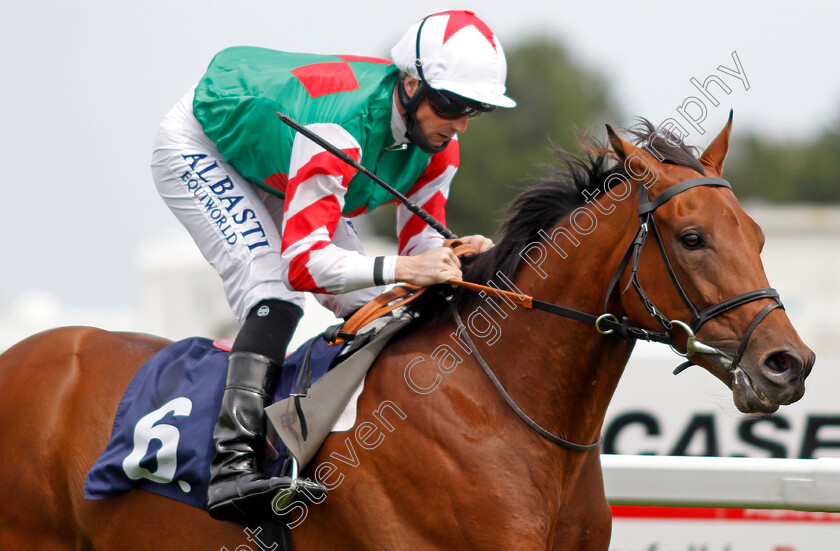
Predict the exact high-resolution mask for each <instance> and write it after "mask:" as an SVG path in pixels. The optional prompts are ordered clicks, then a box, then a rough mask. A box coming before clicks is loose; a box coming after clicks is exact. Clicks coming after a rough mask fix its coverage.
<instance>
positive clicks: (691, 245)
mask: <svg viewBox="0 0 840 551" xmlns="http://www.w3.org/2000/svg"><path fill="white" fill-rule="evenodd" d="M680 241H682V244H683V247H685V248H686V249H699V248H700V247H702V246H703V238H702V237H701V236H700V234H699V233H697V232H689V233H687V234H685V235H683V236H682V237H681V238H680Z"/></svg>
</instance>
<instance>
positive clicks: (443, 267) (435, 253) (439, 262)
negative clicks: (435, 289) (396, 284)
mask: <svg viewBox="0 0 840 551" xmlns="http://www.w3.org/2000/svg"><path fill="white" fill-rule="evenodd" d="M394 276H395V279H396V280H397V281H404V282H406V283H411V284H412V285H419V286H420V287H427V286H429V285H434V284H436V283H446V282H447V281H451V280H453V279H456V280H459V281H460V280H461V261H460V260H458V257H457V256H455V253H454V252H452V249H450V248H448V247H437V248H434V249H429V250H428V251H426V252H423V253H420V254H418V255H417V256H399V257H397V265H396V269H395V271H394Z"/></svg>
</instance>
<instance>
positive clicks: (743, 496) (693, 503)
mask: <svg viewBox="0 0 840 551" xmlns="http://www.w3.org/2000/svg"><path fill="white" fill-rule="evenodd" d="M601 466H602V467H603V470H604V485H605V489H606V493H607V499H608V500H609V502H610V503H611V504H613V505H659V506H680V507H733V508H745V509H746V508H749V509H791V510H799V511H840V458H820V459H761V458H747V457H670V456H643V455H638V456H637V455H607V454H604V455H602V456H601Z"/></svg>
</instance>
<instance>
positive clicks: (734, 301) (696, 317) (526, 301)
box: [449, 177, 784, 451]
mask: <svg viewBox="0 0 840 551" xmlns="http://www.w3.org/2000/svg"><path fill="white" fill-rule="evenodd" d="M699 186H715V187H725V188H728V189H732V186H731V185H730V184H729V182H727V181H726V180H724V179H722V178H709V177H702V178H692V179H690V180H685V181H683V182H680V183H679V184H676V185H674V186H672V187H671V188H669V189H667V190H666V191H664V192H662V193H660V194H659V195H658V196H657V197H656V198H655V199H653V200H651V199H650V196H649V195H648V193H647V190H646V189H642V190H641V191H640V192H639V209H638V212H639V218H640V223H639V230H638V231H637V232H636V236H635V238H634V239H633V241H632V243H630V246H629V247H628V248H627V252H626V253H625V254H624V257H623V258H622V260H621V262H620V264H619V266H618V268H617V269H616V271H615V274H614V275H613V277H612V280H611V281H610V285H609V287H608V288H607V294H606V297H605V299H604V312H606V313H604V314H601V315H600V316H594V315H592V314H588V313H586V312H581V311H579V310H574V309H572V308H567V307H565V306H560V305H557V304H553V303H550V302H544V301H541V300H536V299H534V298H533V297H530V296H528V295H524V294H519V293H514V292H511V291H504V290H501V289H497V288H493V287H487V286H484V285H479V284H476V283H470V282H463V281H453V282H451V283H452V284H453V285H457V286H459V287H464V288H466V289H470V290H473V291H478V292H482V291H484V292H488V293H489V292H492V293H495V294H497V295H500V294H501V295H504V296H505V297H506V298H508V299H511V300H513V301H515V302H517V303H519V304H520V305H522V306H524V307H526V308H532V309H535V310H542V311H544V312H547V313H549V314H553V315H556V316H561V317H564V318H568V319H572V320H576V321H579V322H582V323H588V324H590V325H594V326H595V329H596V330H597V331H598V332H599V333H601V334H603V335H614V336H616V337H619V338H621V339H624V340H627V341H633V342H634V341H636V340H638V339H644V340H647V341H653V342H659V343H663V344H667V345H669V346H670V347H671V350H673V351H674V352H675V353H676V354H677V355H679V356H683V357H684V358H686V361H685V362H684V363H682V364H680V365H679V366H678V367H677V368H676V369H675V370H674V374H678V373H680V372H682V371H684V370H685V369H686V368H687V367H689V366H691V365H694V362H692V361H691V357H692V356H693V355H694V354H697V353H700V354H706V355H720V356H723V357H725V358H728V359H730V364H729V373H730V374H731V373H733V372H734V371H735V370H736V369H737V368H738V364H739V363H740V361H741V358H742V357H743V354H744V352H745V351H746V349H747V344H748V343H749V339H750V336H751V335H752V333H753V331H754V330H755V328H756V327H758V324H759V323H761V322H762V320H764V318H765V317H767V315H768V314H769V313H770V312H772V311H773V310H775V309H776V308H784V306H783V305H782V302H781V300H780V299H779V293H778V292H777V291H776V290H775V289H771V288H766V289H756V290H754V291H749V292H746V293H742V294H740V295H736V296H734V297H730V298H728V299H725V300H723V301H721V302H719V303H717V304H714V305H712V306H709V307H708V308H705V309H703V310H701V311H698V310H697V308H695V307H694V304H693V303H692V302H691V300H690V299H689V298H688V295H687V294H686V292H685V290H684V289H683V287H682V285H681V284H680V282H679V279H678V278H677V276H676V274H675V273H674V269H673V266H672V265H671V261H670V259H669V258H668V255H667V252H666V251H665V245H664V243H663V241H662V237H661V236H660V234H659V230H658V229H657V227H656V222H655V220H654V218H653V213H654V212H655V211H656V209H657V208H659V207H660V206H662V205H663V204H665V203H666V202H667V201H668V200H670V199H671V198H673V197H674V196H676V195H679V194H680V193H682V192H684V191H687V190H689V189H692V188H695V187H699ZM651 229H652V231H653V235H654V237H655V239H656V242H657V245H658V247H659V252H660V254H661V255H662V259H663V260H664V262H665V267H666V269H667V270H668V275H669V276H670V278H671V281H672V282H673V284H674V287H676V289H677V292H678V293H679V295H680V297H681V298H682V300H683V302H684V303H685V304H686V305H687V306H688V308H689V310H690V311H691V313H692V321H691V324H690V325H689V324H687V323H685V322H683V321H681V320H669V319H668V318H667V317H666V316H665V315H663V314H662V313H661V312H660V311H659V309H657V308H656V306H655V305H654V304H653V301H651V300H650V298H649V297H648V295H647V293H646V292H645V290H644V288H643V287H642V285H641V283H640V282H639V279H638V270H639V257H640V255H641V251H642V246H644V244H645V240H646V239H647V236H648V235H649V233H650V231H651ZM631 261H632V264H631ZM628 265H630V266H631V276H630V281H629V282H628V284H627V287H625V291H626V290H627V288H629V286H630V285H633V288H634V289H635V290H636V293H637V294H638V295H639V299H640V300H641V301H642V304H643V305H644V306H645V309H646V310H647V311H648V312H649V313H650V314H651V316H653V317H654V318H656V319H657V321H658V322H659V324H660V325H661V326H662V329H663V331H650V330H648V329H643V328H641V327H638V326H636V325H633V324H632V323H631V322H630V320H629V318H627V317H626V316H624V317H623V318H622V319H621V320H619V319H618V317H617V316H615V315H614V314H610V313H608V305H609V300H610V298H611V297H612V295H613V293H614V292H615V289H616V287H617V285H618V281H619V279H620V278H621V274H622V273H624V271H625V270H626V269H627V266H628ZM768 298H769V299H772V300H773V302H772V303H771V304H768V305H767V306H766V307H765V308H764V309H763V310H761V312H759V313H758V314H757V315H756V316H755V317H754V318H753V320H752V322H751V323H750V324H749V326H748V327H747V329H746V331H745V332H744V336H743V338H742V340H741V344H740V345H739V346H738V350H737V351H736V353H735V356H734V357H730V356H729V355H727V354H726V353H725V352H723V351H722V350H720V349H718V348H714V347H712V346H709V345H707V344H705V343H703V342H701V341H699V340H698V339H697V338H696V337H695V335H696V333H697V332H698V331H699V330H700V328H701V327H702V326H703V325H704V324H705V323H706V322H708V321H709V320H711V319H712V318H714V317H717V316H719V315H721V314H724V313H726V312H729V311H730V310H733V309H735V308H737V307H739V306H742V305H744V304H748V303H750V302H754V301H756V300H762V299H768ZM449 308H450V311H451V313H452V317H453V318H454V320H455V323H456V325H457V326H458V330H457V332H458V333H459V334H462V335H463V337H464V341H465V342H466V343H467V345H468V346H469V348H470V351H471V352H472V354H473V356H474V357H475V359H476V361H477V362H478V363H479V365H480V366H481V368H482V369H483V370H484V371H485V373H486V374H487V376H488V377H489V378H490V381H491V382H492V383H493V385H494V386H495V387H496V389H497V390H498V391H499V393H500V394H501V395H502V398H504V400H505V402H507V404H508V405H509V406H510V407H511V409H513V411H514V412H515V413H516V414H517V415H518V416H519V417H520V418H521V419H522V420H523V421H524V422H525V423H526V424H527V425H528V426H530V427H531V428H532V429H534V430H535V431H536V432H537V433H539V434H540V435H541V436H543V437H545V438H546V439H548V440H549V441H551V442H554V443H555V444H558V445H560V446H562V447H564V448H566V449H569V450H573V451H589V450H593V449H595V448H597V447H598V446H599V445H600V443H601V441H600V439H599V440H597V441H596V442H593V443H592V444H576V443H574V442H570V441H568V440H565V439H563V438H561V437H559V436H556V435H554V434H552V433H550V432H548V431H547V430H545V429H544V428H542V427H541V426H540V425H538V424H537V423H536V422H534V421H533V420H532V419H531V418H530V417H528V415H527V414H525V412H524V411H522V409H521V408H520V407H519V406H518V405H517V404H516V402H515V401H514V400H513V398H511V396H510V395H509V394H508V393H507V391H506V390H505V389H504V387H503V386H502V384H501V383H500V382H499V380H498V378H497V377H496V376H495V374H494V373H493V371H492V369H491V368H490V366H489V365H488V364H487V362H486V361H485V360H484V358H483V357H482V356H481V354H480V353H479V351H478V349H477V348H476V346H475V344H474V343H473V341H472V339H471V338H470V337H469V332H468V331H466V330H465V331H461V328H462V327H464V323H463V321H461V317H460V315H459V314H458V312H457V310H455V308H454V307H453V306H452V305H451V304H450V306H449ZM675 326H676V327H678V328H679V329H681V330H682V331H683V332H685V334H686V350H685V352H680V351H679V350H677V349H676V348H674V346H673V344H672V343H671V332H672V330H673V329H674V327H675Z"/></svg>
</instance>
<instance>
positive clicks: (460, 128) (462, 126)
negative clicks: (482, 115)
mask: <svg viewBox="0 0 840 551" xmlns="http://www.w3.org/2000/svg"><path fill="white" fill-rule="evenodd" d="M469 121H470V117H469V115H464V116H462V117H458V118H457V119H453V120H452V128H453V129H454V130H455V132H457V133H458V134H463V133H464V132H466V131H467V124H468V123H469Z"/></svg>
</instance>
